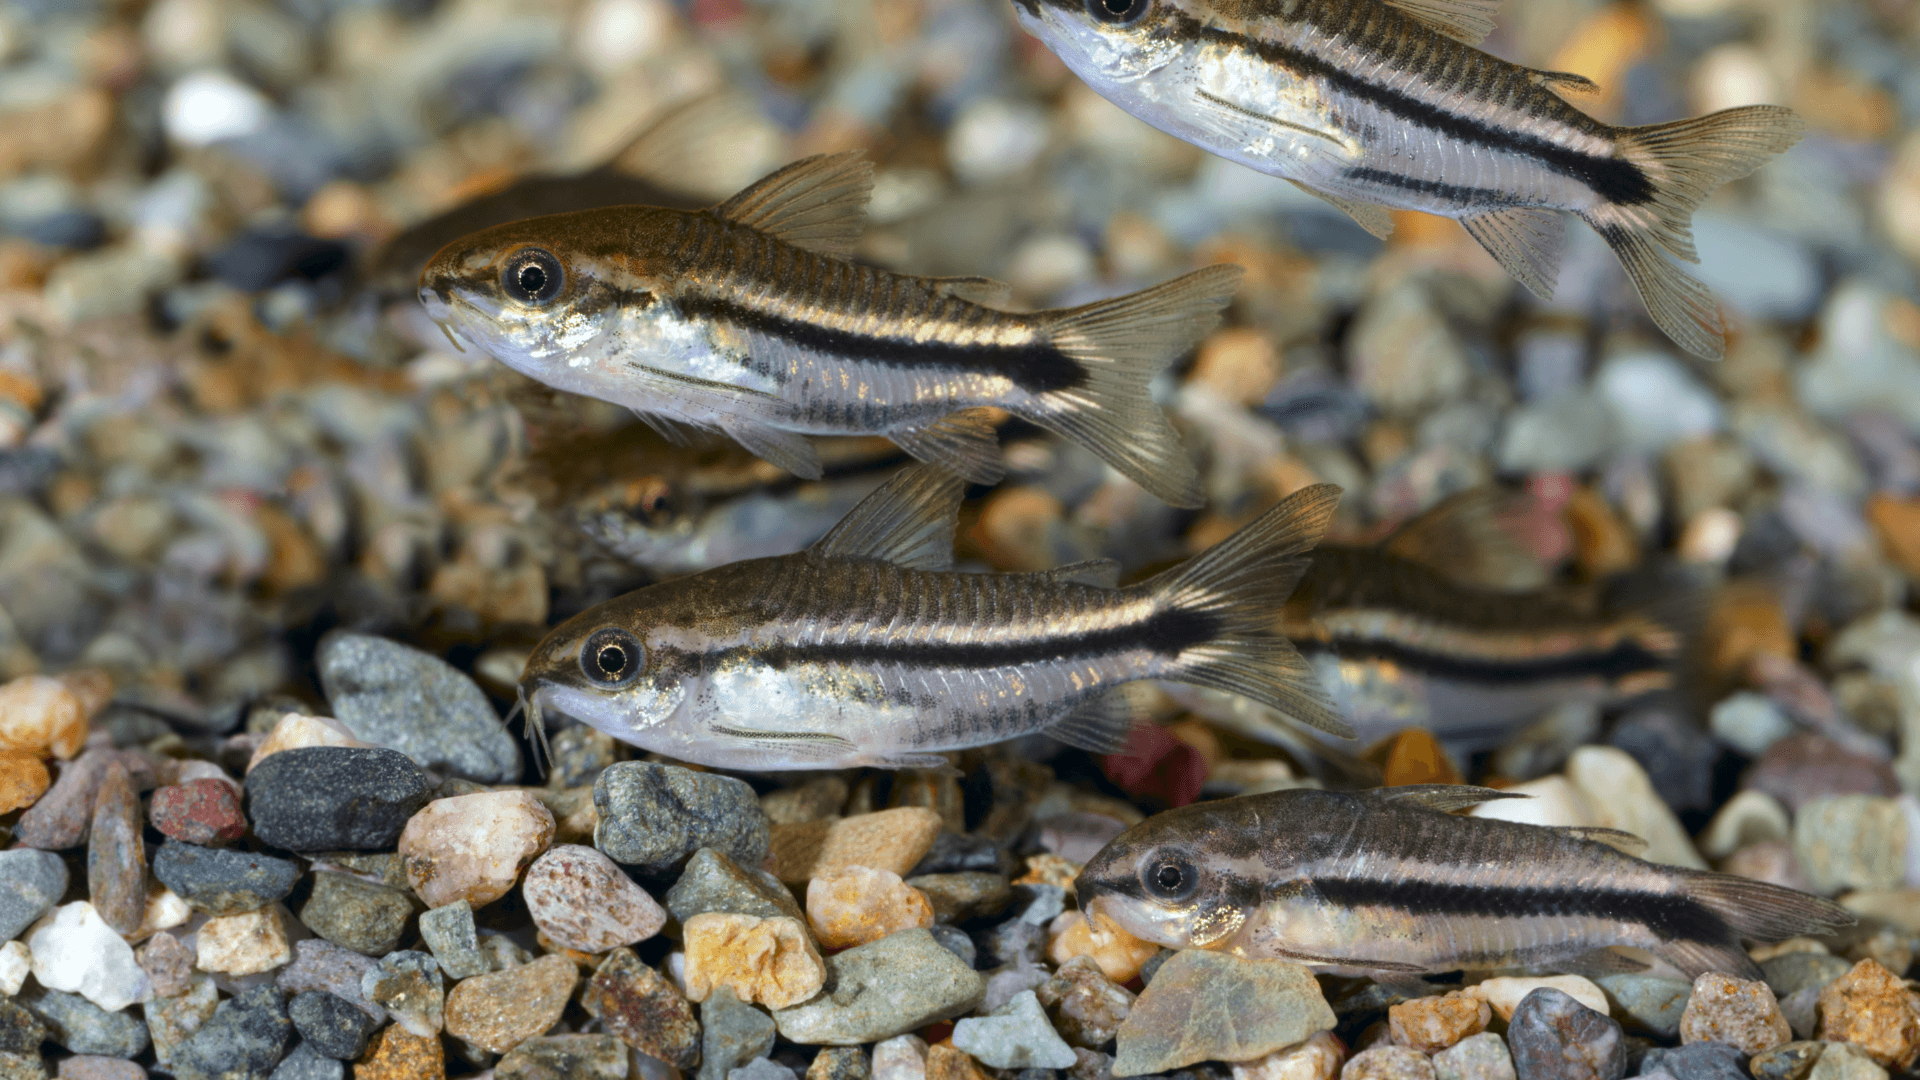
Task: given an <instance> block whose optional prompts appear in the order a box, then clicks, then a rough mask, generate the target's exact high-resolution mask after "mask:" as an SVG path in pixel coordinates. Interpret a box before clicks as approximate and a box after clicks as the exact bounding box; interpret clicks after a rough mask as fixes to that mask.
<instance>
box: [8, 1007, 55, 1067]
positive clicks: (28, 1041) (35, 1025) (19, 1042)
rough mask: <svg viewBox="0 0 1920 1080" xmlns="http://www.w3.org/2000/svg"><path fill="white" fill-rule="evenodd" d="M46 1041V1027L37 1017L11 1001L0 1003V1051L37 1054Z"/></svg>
mask: <svg viewBox="0 0 1920 1080" xmlns="http://www.w3.org/2000/svg"><path fill="white" fill-rule="evenodd" d="M46 1040H47V1026H46V1025H45V1024H43V1023H41V1022H40V1018H39V1017H37V1016H35V1015H33V1013H31V1012H28V1011H27V1010H26V1009H25V1008H24V1007H22V1006H20V1005H16V1004H14V1003H13V1002H11V1001H0V1051H5V1052H6V1053H9V1054H37V1053H39V1052H40V1044H41V1043H43V1042H45V1041H46Z"/></svg>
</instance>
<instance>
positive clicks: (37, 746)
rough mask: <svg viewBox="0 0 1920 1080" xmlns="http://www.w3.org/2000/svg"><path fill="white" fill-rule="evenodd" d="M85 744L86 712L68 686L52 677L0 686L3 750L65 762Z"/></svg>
mask: <svg viewBox="0 0 1920 1080" xmlns="http://www.w3.org/2000/svg"><path fill="white" fill-rule="evenodd" d="M16 610H17V609H16ZM86 741H87V713H86V709H85V707H84V706H83V705H82V704H81V701H80V698H79V697H78V696H77V695H76V694H74V692H73V691H72V690H71V689H69V688H68V687H67V684H66V683H64V682H62V681H60V680H59V679H56V678H53V677H52V676H49V675H23V676H21V677H20V678H18V679H14V680H12V681H10V682H8V683H7V684H6V685H4V686H0V750H25V751H27V752H28V753H30V754H36V755H38V756H39V757H41V758H43V759H44V758H47V757H57V758H59V759H60V760H62V761H65V760H66V759H68V758H70V757H72V756H74V755H75V754H78V753H79V752H80V748H81V746H83V745H85V743H86Z"/></svg>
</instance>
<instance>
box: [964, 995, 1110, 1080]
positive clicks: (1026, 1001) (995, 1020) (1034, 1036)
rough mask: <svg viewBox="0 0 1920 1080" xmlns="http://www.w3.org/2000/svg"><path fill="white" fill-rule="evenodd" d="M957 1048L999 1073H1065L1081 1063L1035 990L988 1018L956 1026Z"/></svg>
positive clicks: (975, 1018)
mask: <svg viewBox="0 0 1920 1080" xmlns="http://www.w3.org/2000/svg"><path fill="white" fill-rule="evenodd" d="M953 1045H954V1048H955V1049H957V1050H961V1051H963V1052H965V1053H966V1054H967V1055H968V1056H970V1057H972V1058H973V1059H975V1060H976V1061H980V1062H982V1063H984V1064H987V1065H991V1066H993V1067H994V1068H996V1069H1028V1068H1040V1069H1064V1068H1067V1067H1068V1066H1071V1065H1073V1064H1074V1063H1075V1062H1076V1061H1078V1060H1079V1059H1078V1058H1076V1057H1074V1054H1073V1048H1072V1047H1070V1046H1068V1045H1067V1044H1066V1041H1065V1040H1063V1039H1061V1038H1060V1035H1059V1034H1058V1033H1057V1032H1055V1031H1054V1030H1053V1025H1052V1023H1050V1022H1049V1021H1048V1020H1047V1014H1046V1012H1045V1011H1044V1010H1042V1009H1041V1007H1040V1001H1039V999H1038V998H1037V997H1036V996H1035V995H1034V992H1033V991H1031V990H1028V991H1026V992H1025V993H1021V994H1016V995H1015V996H1014V998H1013V1000H1011V1001H1009V1002H1007V1003H1006V1004H1005V1005H1002V1006H1001V1007H1000V1008H998V1009H995V1010H994V1011H993V1012H991V1013H989V1014H987V1015H986V1016H969V1017H967V1018H965V1019H963V1020H960V1021H957V1022H956V1023H955V1024H954V1025H953Z"/></svg>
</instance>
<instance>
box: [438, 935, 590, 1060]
mask: <svg viewBox="0 0 1920 1080" xmlns="http://www.w3.org/2000/svg"><path fill="white" fill-rule="evenodd" d="M579 974H580V973H579V969H578V968H576V967H574V964H573V961H571V960H568V959H567V958H566V957H564V956H543V957H541V958H540V959H538V960H535V961H533V962H532V963H530V964H519V965H516V966H514V967H510V968H507V969H506V970H505V971H495V972H490V973H488V974H486V975H476V976H474V977H473V978H471V979H464V980H462V981H461V982H460V983H458V984H456V985H455V986H454V988H453V992H452V993H449V994H448V995H447V1006H446V1027H447V1034H449V1035H453V1036H455V1037H457V1038H461V1039H465V1040H467V1041H468V1042H470V1043H473V1044H474V1045H475V1046H479V1047H482V1048H483V1049H486V1050H489V1051H491V1052H493V1053H496V1054H504V1053H506V1052H507V1051H509V1050H511V1049H513V1048H514V1047H516V1046H519V1045H520V1044H521V1043H523V1042H526V1041H527V1040H528V1039H531V1038H533V1037H534V1036H536V1035H544V1034H546V1033H547V1031H548V1030H550V1029H551V1028H552V1027H553V1025H555V1024H557V1023H559V1022H560V1014H561V1013H563V1012H565V1011H566V1008H567V999H568V998H570V997H572V996H573V987H574V983H575V982H576V981H577V980H578V978H579Z"/></svg>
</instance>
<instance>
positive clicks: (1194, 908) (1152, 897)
mask: <svg viewBox="0 0 1920 1080" xmlns="http://www.w3.org/2000/svg"><path fill="white" fill-rule="evenodd" d="M1183 809H1191V808H1183ZM1194 824H1196V820H1195V818H1194V815H1191V814H1187V813H1182V812H1181V811H1180V810H1175V811H1170V812H1168V813H1165V814H1160V815H1157V816H1155V817H1152V818H1149V819H1147V820H1146V821H1143V822H1141V823H1140V824H1138V825H1135V826H1134V827H1132V828H1130V829H1128V830H1127V831H1125V832H1123V833H1121V834H1120V835H1119V836H1116V837H1114V838H1113V841H1112V842H1111V843H1109V844H1108V845H1107V846H1106V847H1104V848H1102V849H1100V851H1099V853H1098V854H1096V855H1094V857H1093V858H1092V860H1090V861H1089V862H1088V863H1087V865H1086V866H1085V867H1084V868H1083V869H1082V870H1081V871H1080V876H1079V877H1078V878H1076V879H1075V880H1074V890H1075V894H1076V895H1077V896H1078V897H1079V900H1080V907H1081V910H1083V911H1085V912H1086V913H1087V917H1088V918H1089V919H1091V920H1094V921H1095V922H1096V923H1097V922H1099V921H1100V920H1105V921H1108V922H1111V923H1113V924H1114V925H1116V926H1118V927H1120V928H1121V929H1122V930H1125V931H1126V932H1127V933H1129V934H1132V935H1133V936H1134V937H1137V938H1140V939H1141V940H1143V941H1151V942H1154V943H1156V944H1160V945H1165V946H1166V947H1168V948H1170V949H1208V948H1217V947H1219V946H1222V945H1225V944H1226V943H1227V942H1229V941H1230V940H1231V939H1232V937H1233V935H1234V934H1235V933H1236V932H1237V931H1239V929H1240V927H1241V926H1242V925H1243V924H1244V923H1245V922H1246V918H1247V912H1248V910H1249V909H1250V908H1251V907H1253V906H1254V905H1256V904H1257V903H1258V886H1257V884H1254V883H1249V882H1246V881H1243V880H1241V878H1240V877H1239V876H1238V875H1236V874H1234V873H1233V872H1232V870H1231V868H1230V866H1228V865H1227V864H1225V863H1224V862H1223V860H1221V859H1219V858H1218V857H1217V856H1218V854H1219V853H1218V852H1216V851H1214V850H1213V849H1212V846H1211V844H1210V839H1211V838H1210V837H1208V836H1207V835H1206V834H1205V833H1199V834H1196V833H1194V832H1193V831H1192V828H1191V826H1193V825H1194Z"/></svg>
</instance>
